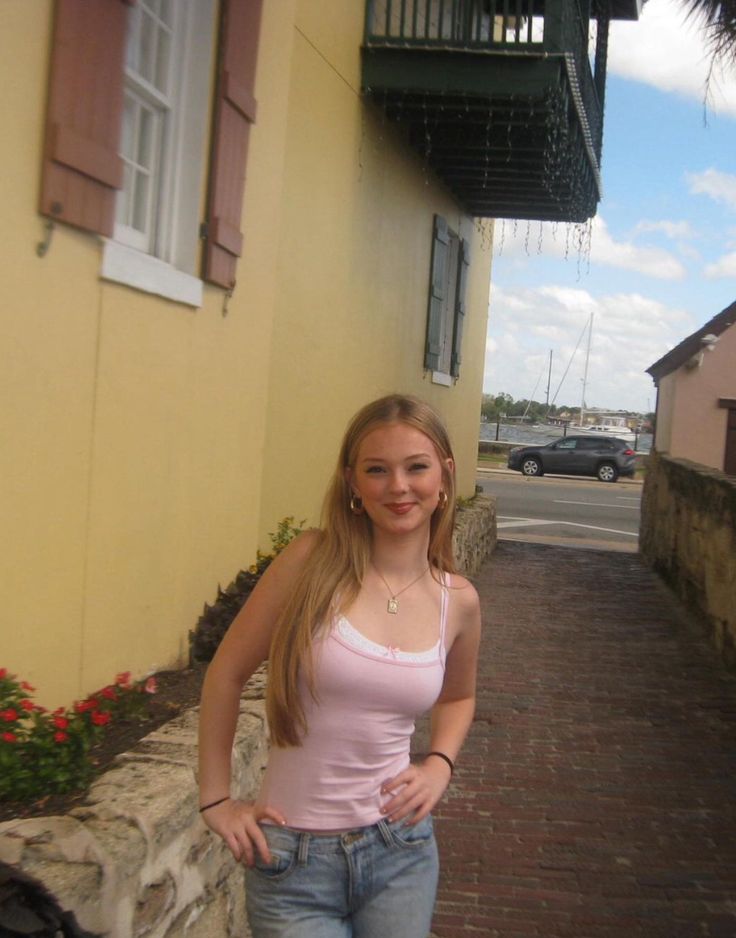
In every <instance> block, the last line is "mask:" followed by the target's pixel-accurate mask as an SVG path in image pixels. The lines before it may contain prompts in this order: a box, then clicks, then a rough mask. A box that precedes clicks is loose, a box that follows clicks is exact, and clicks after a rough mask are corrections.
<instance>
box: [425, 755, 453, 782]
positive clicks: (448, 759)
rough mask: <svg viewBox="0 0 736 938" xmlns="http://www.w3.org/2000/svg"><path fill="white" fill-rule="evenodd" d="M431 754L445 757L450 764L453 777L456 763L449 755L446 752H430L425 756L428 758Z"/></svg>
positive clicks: (441, 757)
mask: <svg viewBox="0 0 736 938" xmlns="http://www.w3.org/2000/svg"><path fill="white" fill-rule="evenodd" d="M430 756H439V758H440V759H444V760H445V762H446V763H447V764H448V765H449V766H450V778H452V776H453V775H454V774H455V763H454V762H453V761H452V759H451V758H450V757H449V756H446V755H445V754H444V752H435V751H432V752H428V753H427V755H426V757H425V758H427V759H428V758H429V757H430Z"/></svg>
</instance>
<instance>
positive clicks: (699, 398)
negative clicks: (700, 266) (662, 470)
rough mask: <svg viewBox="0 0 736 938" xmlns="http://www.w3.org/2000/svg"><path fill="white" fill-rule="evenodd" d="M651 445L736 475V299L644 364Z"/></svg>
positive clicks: (661, 451)
mask: <svg viewBox="0 0 736 938" xmlns="http://www.w3.org/2000/svg"><path fill="white" fill-rule="evenodd" d="M647 373H648V374H650V375H651V376H652V378H653V379H654V383H655V384H656V386H657V426H656V431H655V436H654V448H655V449H656V450H657V451H658V452H660V453H666V454H667V455H669V456H675V457H679V458H682V459H690V460H692V461H693V462H697V463H700V464H701V465H704V466H710V467H712V468H713V469H720V470H722V471H723V472H726V473H728V474H729V475H736V302H734V303H732V304H731V305H730V306H728V307H727V308H726V309H724V310H723V311H722V312H720V313H718V315H717V316H714V317H713V319H711V320H710V322H707V323H706V324H705V325H704V326H703V327H702V328H701V329H698V331H697V332H693V334H692V335H690V336H688V337H687V338H686V339H684V340H683V341H682V342H680V344H679V345H676V346H675V348H673V349H672V350H671V351H669V352H668V353H667V354H666V355H664V356H663V357H662V358H660V359H659V361H657V362H655V363H654V364H653V365H652V366H651V367H649V368H647Z"/></svg>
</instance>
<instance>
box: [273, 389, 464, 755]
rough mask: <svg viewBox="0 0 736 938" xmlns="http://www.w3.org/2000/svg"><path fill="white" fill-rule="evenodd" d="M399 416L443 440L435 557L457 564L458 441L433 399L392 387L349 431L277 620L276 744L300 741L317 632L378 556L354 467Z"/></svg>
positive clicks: (435, 566)
mask: <svg viewBox="0 0 736 938" xmlns="http://www.w3.org/2000/svg"><path fill="white" fill-rule="evenodd" d="M391 423H403V424H406V425H407V426H409V427H413V428H414V429H416V430H419V431H421V432H422V433H423V434H424V435H425V436H427V437H429V439H430V440H431V441H432V443H433V444H434V446H435V449H436V451H437V455H438V457H439V459H440V462H441V466H442V487H443V490H444V492H445V494H446V496H447V499H446V501H445V502H444V503H443V505H440V506H438V507H437V509H436V510H435V512H434V514H433V515H432V518H431V520H430V534H429V548H428V551H427V560H428V561H429V564H430V569H431V570H432V573H433V575H436V574H435V571H436V570H440V571H445V572H448V573H454V572H455V569H456V568H455V560H454V556H453V551H452V533H453V528H454V524H455V472H454V468H453V469H451V468H450V467H449V466H448V463H447V460H448V459H453V455H452V447H451V445H450V438H449V436H448V433H447V430H446V429H445V426H444V424H443V422H442V420H441V418H440V416H439V415H438V414H437V412H436V411H435V410H434V409H433V408H432V407H430V405H429V404H427V403H426V402H424V401H422V400H420V399H419V398H417V397H412V396H409V395H400V394H390V395H388V396H387V397H382V398H380V399H379V400H376V401H373V402H371V403H370V404H366V406H365V407H363V408H361V410H359V411H358V413H357V414H356V415H355V416H354V417H353V419H352V420H351V421H350V423H349V425H348V428H347V430H346V431H345V436H344V438H343V441H342V445H341V447H340V454H339V456H338V460H337V466H336V467H335V472H334V475H333V477H332V482H331V483H330V486H329V488H328V490H327V494H326V496H325V500H324V504H323V507H322V523H321V526H320V532H319V537H318V539H317V540H316V543H315V546H314V548H313V550H312V551H311V553H310V555H309V557H308V558H307V560H306V562H305V564H304V566H303V567H302V570H301V572H300V574H299V576H298V578H297V580H296V582H295V584H294V589H293V591H292V594H291V596H290V598H289V600H288V601H287V603H286V606H285V608H284V610H283V611H282V613H281V615H280V616H279V619H278V622H277V623H276V629H275V632H274V637H273V641H272V642H271V652H270V655H269V679H268V690H267V693H266V712H267V715H268V722H269V728H270V732H271V741H272V742H273V744H274V745H277V746H298V745H299V744H300V741H301V737H302V736H303V734H304V733H305V732H306V729H307V725H306V719H305V716H304V708H303V706H302V704H301V701H300V696H299V685H298V681H299V676H300V674H301V673H302V670H303V671H304V675H305V677H306V680H307V686H308V688H309V691H310V693H311V694H312V696H313V697H315V687H314V674H313V669H312V654H311V651H312V641H313V638H314V636H315V634H316V633H317V632H318V631H319V630H320V629H321V628H323V627H325V626H326V624H328V623H329V622H331V621H332V619H333V618H334V617H335V615H337V614H338V613H339V612H340V611H342V610H343V609H346V608H347V607H348V606H349V605H350V604H351V603H352V602H353V600H354V599H355V598H356V596H357V595H358V592H359V591H360V586H361V584H362V582H363V577H364V575H365V571H366V568H367V567H368V563H369V561H370V554H371V539H372V531H371V521H370V519H369V518H368V516H367V515H366V514H359V515H356V514H355V513H354V512H353V511H352V510H351V507H350V496H351V489H350V485H349V483H348V480H347V478H346V469H348V468H351V467H353V466H354V465H355V460H356V458H357V455H358V448H359V447H360V444H361V442H362V441H363V439H364V437H365V436H367V434H368V433H370V432H371V431H373V430H375V429H377V428H378V427H380V426H384V425H386V424H391ZM453 466H454V459H453Z"/></svg>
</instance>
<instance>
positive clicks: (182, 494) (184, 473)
mask: <svg viewBox="0 0 736 938" xmlns="http://www.w3.org/2000/svg"><path fill="white" fill-rule="evenodd" d="M51 16H52V4H51V2H50V0H48V2H45V0H44V2H42V0H34V2H33V3H28V2H27V0H6V2H3V4H2V7H1V8H0V75H1V76H2V81H3V89H4V90H3V98H4V104H5V105H6V107H7V108H8V109H9V110H7V111H6V133H4V134H3V137H2V141H1V142H0V166H2V173H0V192H1V193H2V196H3V204H4V205H5V209H6V211H5V215H6V225H5V226H3V233H2V235H1V236H0V237H2V238H3V250H2V254H1V259H0V269H2V276H3V285H4V300H3V304H2V310H0V317H1V318H2V334H3V336H4V341H3V365H2V368H0V374H1V375H2V378H0V382H2V400H3V406H2V417H0V420H2V437H3V440H4V441H5V442H4V445H3V447H2V450H1V451H0V463H1V469H0V477H1V478H2V479H3V492H2V514H3V524H2V528H3V532H4V541H5V543H4V550H3V554H4V563H3V564H2V565H1V566H2V577H3V580H2V585H1V589H2V597H3V641H2V656H1V657H2V661H1V662H0V665H1V666H4V667H7V668H9V669H10V670H11V671H12V672H15V673H18V674H19V676H21V677H22V678H24V679H26V680H29V681H31V682H32V683H33V684H34V685H36V687H37V688H38V691H39V696H38V699H39V700H40V701H41V702H45V703H48V704H52V705H54V704H57V703H60V702H61V703H68V702H70V701H71V700H72V699H73V698H76V697H79V696H81V695H83V694H86V693H88V692H90V691H92V690H94V689H96V688H97V687H99V686H100V685H101V684H103V683H107V682H108V681H110V680H111V679H112V678H114V676H115V673H116V672H118V671H120V670H128V669H130V670H132V671H133V672H134V674H136V675H140V674H145V673H148V672H150V671H151V670H154V669H160V668H166V667H176V666H181V665H183V664H185V663H186V661H187V656H188V639H187V636H188V630H189V629H190V628H192V627H193V626H194V624H195V622H196V619H197V617H198V615H199V613H200V612H201V608H202V604H203V602H205V601H207V600H209V601H211V600H212V599H213V598H214V594H215V591H216V587H217V584H218V582H220V583H222V584H223V585H224V584H226V583H227V582H229V580H230V579H231V578H232V577H233V575H234V574H235V573H236V572H237V570H238V569H240V568H241V567H242V566H245V565H247V564H248V563H250V562H251V561H252V559H253V558H254V556H255V551H256V548H257V545H258V517H259V511H260V480H261V471H262V453H263V447H264V428H265V416H266V406H265V404H266V395H267V368H268V359H269V345H270V340H271V326H272V318H273V317H272V307H273V303H274V294H275V289H276V278H275V277H274V269H275V263H276V253H275V245H276V244H277V241H278V238H277V229H278V223H279V220H278V215H277V213H275V212H274V203H276V204H278V202H279V200H280V190H281V182H282V179H281V176H282V173H281V154H282V152H283V135H284V119H285V106H284V100H285V96H286V87H285V81H284V78H283V77H282V76H283V69H281V68H279V67H278V62H277V56H276V55H275V52H274V50H272V54H271V55H265V56H264V57H263V77H264V80H263V81H262V82H260V85H259V89H260V90H259V105H261V110H260V113H261V114H262V115H263V118H262V119H261V120H260V121H259V124H258V134H257V135H256V134H254V135H253V141H252V145H251V157H252V158H251V161H250V164H249V170H248V182H249V186H248V190H247V193H246V198H245V205H244V215H247V216H248V217H249V219H250V222H249V227H248V229H247V230H248V232H250V233H251V235H250V237H248V242H247V250H246V252H245V255H244V257H243V259H242V262H241V265H240V268H239V281H240V280H242V281H243V283H244V284H247V289H245V288H244V289H240V288H238V289H236V291H235V293H234V295H233V297H232V298H231V299H230V301H229V305H228V315H227V316H226V317H225V316H223V314H222V307H223V292H222V291H221V290H217V289H213V288H208V287H206V288H205V298H204V303H203V306H202V308H201V309H192V308H191V307H187V306H184V305H181V304H178V303H173V302H169V301H167V300H163V299H161V298H158V297H155V296H152V295H149V294H146V293H142V292H140V291H137V290H133V289H129V288H127V287H125V286H120V285H117V284H113V283H109V282H104V281H102V280H101V279H100V262H101V242H100V240H99V239H98V238H96V237H95V236H92V235H87V234H84V233H80V232H77V231H73V230H72V229H69V228H66V227H65V226H63V225H59V226H57V228H56V231H55V232H54V235H53V239H52V243H51V249H50V251H49V252H48V254H47V255H46V257H45V258H43V259H40V258H38V257H37V256H36V253H35V246H36V243H37V242H38V241H39V240H40V239H41V237H42V233H43V219H41V217H40V216H39V215H38V214H37V208H36V207H37V204H38V186H39V176H40V161H41V146H42V139H43V126H44V108H45V97H46V81H47V73H48V53H49V41H50V28H51ZM277 34H278V36H279V43H280V48H281V49H282V50H283V49H284V48H285V43H284V42H283V37H282V36H281V32H280V29H279V30H277V29H276V24H275V23H274V22H273V20H272V19H269V16H268V15H266V16H265V17H264V36H265V37H266V39H267V42H271V43H273V41H274V38H275V36H276V35H277ZM203 193H204V185H203ZM8 443H10V445H8Z"/></svg>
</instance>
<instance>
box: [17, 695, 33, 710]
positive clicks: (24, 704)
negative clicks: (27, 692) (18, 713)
mask: <svg viewBox="0 0 736 938" xmlns="http://www.w3.org/2000/svg"><path fill="white" fill-rule="evenodd" d="M20 706H21V710H35V709H36V705H35V704H34V702H33V701H32V700H29V699H28V698H27V697H26V698H25V699H24V700H21V702H20Z"/></svg>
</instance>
